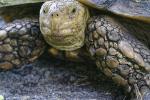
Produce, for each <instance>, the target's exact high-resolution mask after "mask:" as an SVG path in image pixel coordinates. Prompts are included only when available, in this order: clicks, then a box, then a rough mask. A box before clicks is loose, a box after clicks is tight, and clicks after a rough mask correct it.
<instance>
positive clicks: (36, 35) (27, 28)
mask: <svg viewBox="0 0 150 100" xmlns="http://www.w3.org/2000/svg"><path fill="white" fill-rule="evenodd" d="M44 48H45V42H44V40H43V38H42V36H41V32H40V30H39V23H38V20H37V19H22V20H15V21H13V22H12V23H8V24H6V25H4V26H3V27H1V28H0V69H4V70H8V69H11V68H14V67H15V68H17V67H19V66H20V65H24V64H27V63H30V62H33V61H35V59H37V58H38V57H39V56H40V55H41V54H42V52H43V51H44Z"/></svg>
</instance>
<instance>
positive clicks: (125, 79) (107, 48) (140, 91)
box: [86, 16, 150, 100]
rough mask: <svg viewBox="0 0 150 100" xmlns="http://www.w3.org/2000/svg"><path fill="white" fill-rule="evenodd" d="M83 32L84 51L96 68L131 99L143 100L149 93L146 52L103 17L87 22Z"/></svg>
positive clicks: (149, 65)
mask: <svg viewBox="0 0 150 100" xmlns="http://www.w3.org/2000/svg"><path fill="white" fill-rule="evenodd" d="M86 33H87V37H86V45H87V48H88V50H89V52H90V54H91V55H92V56H93V57H94V58H95V60H96V65H97V66H98V68H99V69H100V70H101V71H102V72H103V73H104V74H105V75H106V76H108V77H110V78H111V79H112V80H113V81H114V82H116V83H117V84H118V85H120V86H124V87H125V89H126V91H127V92H128V93H130V95H131V99H136V100H143V97H144V96H145V95H146V94H147V93H148V91H149V90H150V50H149V49H148V48H147V47H146V46H145V45H144V44H143V43H141V42H140V41H139V40H137V39H136V38H135V37H134V36H133V35H131V34H130V32H128V31H127V30H126V29H125V28H124V27H122V26H121V25H120V24H119V23H118V22H117V21H115V20H114V19H112V18H110V17H107V16H99V17H93V18H92V19H90V20H89V22H88V26H87V30H86Z"/></svg>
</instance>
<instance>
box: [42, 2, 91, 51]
mask: <svg viewBox="0 0 150 100" xmlns="http://www.w3.org/2000/svg"><path fill="white" fill-rule="evenodd" d="M88 18H89V11H88V8H87V7H86V6H84V5H82V4H81V3H79V2H78V1H76V0H51V1H47V2H45V3H44V4H43V5H42V7H41V10H40V29H41V32H42V34H43V36H44V38H45V40H46V41H47V43H48V44H49V45H51V46H53V47H55V48H56V49H59V50H66V51H72V50H76V49H79V48H81V47H82V46H83V45H84V39H85V28H86V23H87V20H88Z"/></svg>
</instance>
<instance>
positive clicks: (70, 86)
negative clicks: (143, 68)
mask: <svg viewBox="0 0 150 100" xmlns="http://www.w3.org/2000/svg"><path fill="white" fill-rule="evenodd" d="M0 95H3V96H4V97H5V98H6V100H91V99H92V100H123V98H124V96H123V95H122V93H121V90H120V89H119V88H118V87H116V85H114V84H113V82H112V81H110V80H109V79H107V78H106V77H104V75H102V74H101V73H100V72H99V71H98V70H97V69H96V66H93V65H86V64H83V63H82V64H81V63H72V62H66V61H61V60H56V59H54V58H48V57H46V56H42V57H41V58H40V59H39V60H38V61H36V62H35V63H33V64H31V65H27V66H24V67H23V68H22V69H15V70H12V71H7V72H0Z"/></svg>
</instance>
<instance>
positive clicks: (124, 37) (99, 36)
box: [40, 0, 150, 100]
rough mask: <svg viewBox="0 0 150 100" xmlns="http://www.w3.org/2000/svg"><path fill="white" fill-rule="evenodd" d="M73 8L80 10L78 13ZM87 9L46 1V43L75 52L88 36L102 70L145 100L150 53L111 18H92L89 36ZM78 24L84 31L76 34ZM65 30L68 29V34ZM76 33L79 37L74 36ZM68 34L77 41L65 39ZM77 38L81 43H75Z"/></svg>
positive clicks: (69, 2)
mask: <svg viewBox="0 0 150 100" xmlns="http://www.w3.org/2000/svg"><path fill="white" fill-rule="evenodd" d="M73 8H76V11H75V12H74V13H72V9H73ZM78 8H79V9H78ZM86 9H87V8H86V7H85V6H83V5H82V4H79V3H77V1H75V0H54V1H49V2H46V3H45V4H44V5H43V6H42V8H41V11H40V22H41V23H40V28H41V30H42V34H43V35H44V37H45V40H46V41H47V42H48V43H49V44H50V45H52V46H53V47H55V48H57V49H60V50H66V51H67V50H68V51H71V50H75V49H78V48H79V47H77V48H76V46H75V45H74V44H76V43H74V42H77V44H80V43H81V44H82V42H84V39H81V38H80V37H86V38H85V40H86V41H85V44H86V47H87V50H88V51H89V53H90V54H91V56H92V57H93V58H94V59H95V61H96V64H97V66H98V68H99V69H100V70H101V71H102V72H103V73H104V74H105V75H106V76H108V77H110V78H111V79H112V80H114V82H116V83H117V84H118V85H121V86H123V87H124V88H125V90H126V92H128V93H129V94H130V96H131V99H136V100H143V97H144V96H146V95H147V93H148V91H149V89H150V50H149V49H148V47H146V46H145V45H144V44H143V43H141V42H140V41H139V40H138V39H136V37H135V36H133V35H131V33H130V32H129V31H128V30H127V29H126V28H125V27H123V26H122V25H121V24H119V23H118V22H117V21H116V20H114V19H113V18H110V17H107V16H99V17H93V18H91V19H90V20H89V21H88V25H87V30H86V34H85V32H84V30H85V27H86V25H85V23H87V20H83V19H84V18H83V17H85V19H87V18H88V17H89V16H88V12H87V10H86ZM81 19H82V20H81ZM83 23H84V24H83ZM75 25H79V26H80V29H79V28H78V27H76V29H75V30H76V33H74V32H73V30H72V27H74V26H75ZM61 27H63V28H61ZM64 27H65V28H66V27H67V28H66V30H65V31H64ZM81 28H83V29H81ZM80 30H82V31H80ZM72 32H73V33H74V34H75V35H76V36H75V35H70V34H72ZM79 34H80V35H79ZM67 35H70V36H69V37H68V40H72V41H73V42H68V40H67V39H64V37H65V36H67ZM83 35H86V36H83ZM58 36H59V38H57V37H58ZM77 36H78V37H77ZM73 38H78V39H80V40H76V41H74V39H73ZM68 44H69V46H68ZM78 46H80V47H82V45H78Z"/></svg>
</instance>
